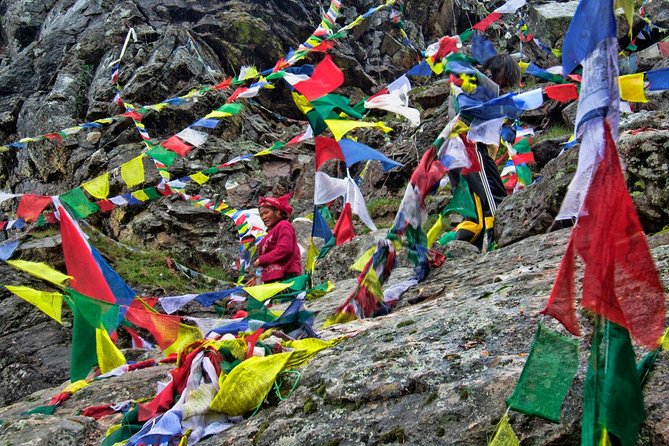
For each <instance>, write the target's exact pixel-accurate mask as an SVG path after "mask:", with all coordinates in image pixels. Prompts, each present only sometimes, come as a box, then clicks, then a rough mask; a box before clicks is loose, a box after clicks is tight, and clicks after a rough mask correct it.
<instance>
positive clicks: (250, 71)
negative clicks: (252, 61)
mask: <svg viewBox="0 0 669 446" xmlns="http://www.w3.org/2000/svg"><path fill="white" fill-rule="evenodd" d="M239 74H240V77H239V80H240V81H244V80H247V79H253V78H254V77H256V76H258V69H257V68H256V67H248V66H243V67H242V68H241V69H240V70H239Z"/></svg>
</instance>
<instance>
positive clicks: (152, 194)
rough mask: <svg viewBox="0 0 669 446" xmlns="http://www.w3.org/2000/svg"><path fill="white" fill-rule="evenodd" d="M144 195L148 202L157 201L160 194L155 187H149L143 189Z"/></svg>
mask: <svg viewBox="0 0 669 446" xmlns="http://www.w3.org/2000/svg"><path fill="white" fill-rule="evenodd" d="M172 153H174V152H172ZM144 193H145V194H146V195H147V196H148V197H149V199H150V200H157V199H158V198H160V192H158V189H157V188H156V186H151V187H148V188H146V189H144Z"/></svg>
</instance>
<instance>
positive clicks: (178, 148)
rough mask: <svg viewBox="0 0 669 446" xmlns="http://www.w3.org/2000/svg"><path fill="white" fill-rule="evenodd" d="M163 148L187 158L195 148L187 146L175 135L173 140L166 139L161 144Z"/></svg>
mask: <svg viewBox="0 0 669 446" xmlns="http://www.w3.org/2000/svg"><path fill="white" fill-rule="evenodd" d="M160 145H161V146H163V147H164V148H166V149H168V150H171V151H173V152H175V153H178V154H179V155H181V156H186V155H187V154H188V152H190V151H191V150H192V149H193V147H192V146H190V145H188V144H186V143H185V142H183V141H182V140H181V139H179V137H178V136H176V135H174V136H172V137H171V138H168V139H166V140H165V141H163V142H162V143H160Z"/></svg>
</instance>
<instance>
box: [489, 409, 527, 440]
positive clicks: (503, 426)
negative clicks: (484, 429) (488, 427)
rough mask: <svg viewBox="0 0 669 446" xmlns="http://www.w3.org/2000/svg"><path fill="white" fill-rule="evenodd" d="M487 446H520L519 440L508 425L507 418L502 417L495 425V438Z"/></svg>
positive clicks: (505, 416)
mask: <svg viewBox="0 0 669 446" xmlns="http://www.w3.org/2000/svg"><path fill="white" fill-rule="evenodd" d="M488 446H520V440H519V439H518V436H517V435H516V433H515V432H514V431H513V428H512V427H511V425H510V424H509V417H508V416H507V415H504V416H503V417H502V419H501V420H500V421H499V424H498V425H497V431H496V432H495V436H494V437H493V438H492V440H490V442H488Z"/></svg>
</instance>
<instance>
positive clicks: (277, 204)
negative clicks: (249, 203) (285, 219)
mask: <svg viewBox="0 0 669 446" xmlns="http://www.w3.org/2000/svg"><path fill="white" fill-rule="evenodd" d="M292 197H293V194H286V195H283V196H281V197H279V198H274V197H260V200H258V207H259V208H260V207H263V206H265V207H271V208H276V209H278V210H280V211H283V212H285V213H286V214H288V216H290V215H291V214H292V213H293V207H292V206H291V205H290V204H289V203H288V202H289V201H290V199H291V198H292Z"/></svg>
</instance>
